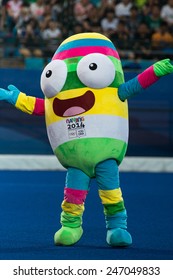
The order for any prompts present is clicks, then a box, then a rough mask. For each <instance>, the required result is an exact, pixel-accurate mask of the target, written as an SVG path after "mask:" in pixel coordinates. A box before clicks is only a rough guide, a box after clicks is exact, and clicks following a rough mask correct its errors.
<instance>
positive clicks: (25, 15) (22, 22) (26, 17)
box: [15, 6, 32, 33]
mask: <svg viewBox="0 0 173 280" xmlns="http://www.w3.org/2000/svg"><path fill="white" fill-rule="evenodd" d="M31 18H32V17H31V11H30V8H29V7H27V6H23V7H22V9H21V12H20V17H19V18H18V20H17V22H16V26H15V28H16V31H17V33H20V32H21V30H22V29H24V28H26V25H27V24H28V23H29V22H30V21H31Z"/></svg>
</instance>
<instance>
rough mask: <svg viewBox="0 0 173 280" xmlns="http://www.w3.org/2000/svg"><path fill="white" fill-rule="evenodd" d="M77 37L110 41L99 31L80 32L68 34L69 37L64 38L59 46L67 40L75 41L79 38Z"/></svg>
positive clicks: (67, 41)
mask: <svg viewBox="0 0 173 280" xmlns="http://www.w3.org/2000/svg"><path fill="white" fill-rule="evenodd" d="M79 39H103V40H107V41H110V42H111V40H109V39H108V38H107V37H106V36H104V35H102V34H100V33H95V32H93V33H87V32H86V33H80V34H75V35H72V36H70V37H69V38H67V39H66V40H64V41H63V42H62V43H61V45H60V46H62V45H64V44H66V43H69V42H72V41H75V40H79Z"/></svg>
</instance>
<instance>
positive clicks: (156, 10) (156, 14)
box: [146, 5, 162, 31]
mask: <svg viewBox="0 0 173 280" xmlns="http://www.w3.org/2000/svg"><path fill="white" fill-rule="evenodd" d="M146 23H147V25H148V27H149V28H150V30H151V31H156V30H157V29H158V28H159V27H160V25H161V23H162V18H161V16H160V7H159V6H158V5H153V7H152V9H151V13H150V14H149V15H148V16H146Z"/></svg>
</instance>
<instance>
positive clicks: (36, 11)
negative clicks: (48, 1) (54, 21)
mask: <svg viewBox="0 0 173 280" xmlns="http://www.w3.org/2000/svg"><path fill="white" fill-rule="evenodd" d="M30 9H31V14H32V16H33V17H34V18H36V19H37V20H42V19H43V15H44V11H45V6H44V2H43V0H37V1H36V2H33V3H31V4H30Z"/></svg>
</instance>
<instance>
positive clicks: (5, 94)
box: [0, 85, 20, 105]
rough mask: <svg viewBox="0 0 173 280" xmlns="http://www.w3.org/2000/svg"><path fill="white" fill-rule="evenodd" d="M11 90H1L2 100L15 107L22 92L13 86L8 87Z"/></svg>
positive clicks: (0, 97)
mask: <svg viewBox="0 0 173 280" xmlns="http://www.w3.org/2000/svg"><path fill="white" fill-rule="evenodd" d="M8 89H9V90H6V89H3V88H0V100H4V101H8V102H9V103H11V104H13V105H15V104H16V101H17V98H18V96H19V93H20V90H19V89H18V88H16V87H15V86H13V85H9V86H8Z"/></svg>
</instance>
